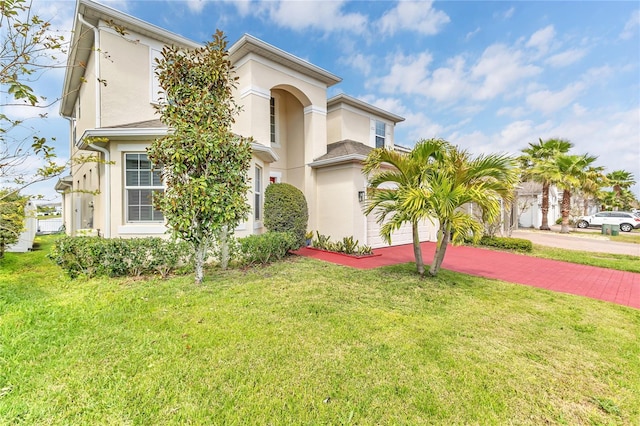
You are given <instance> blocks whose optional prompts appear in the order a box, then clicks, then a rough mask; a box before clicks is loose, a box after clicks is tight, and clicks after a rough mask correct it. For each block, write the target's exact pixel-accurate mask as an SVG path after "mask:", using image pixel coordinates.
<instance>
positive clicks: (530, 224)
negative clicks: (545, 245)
mask: <svg viewBox="0 0 640 426" xmlns="http://www.w3.org/2000/svg"><path fill="white" fill-rule="evenodd" d="M561 198H562V194H561V193H560V191H559V190H558V188H557V187H556V186H554V185H551V187H550V188H549V212H548V216H547V217H548V219H549V225H553V224H555V223H556V220H558V218H559V217H562V214H561V212H560V201H561ZM514 207H515V208H516V216H517V218H518V227H519V228H540V226H541V225H542V184H540V183H536V182H523V183H521V184H520V187H519V188H518V196H517V198H516V205H515V206H514Z"/></svg>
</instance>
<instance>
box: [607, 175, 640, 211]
mask: <svg viewBox="0 0 640 426" xmlns="http://www.w3.org/2000/svg"><path fill="white" fill-rule="evenodd" d="M607 179H608V181H609V185H610V186H611V189H612V190H613V194H614V197H615V200H614V202H613V203H612V204H613V207H615V208H622V209H625V210H628V209H630V208H631V206H632V204H633V203H634V202H637V200H636V198H635V196H634V195H633V193H632V192H631V191H630V188H631V187H632V186H633V185H635V184H636V180H635V177H634V176H633V173H631V172H628V171H626V170H614V171H613V172H611V173H608V174H607Z"/></svg>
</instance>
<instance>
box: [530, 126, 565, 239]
mask: <svg viewBox="0 0 640 426" xmlns="http://www.w3.org/2000/svg"><path fill="white" fill-rule="evenodd" d="M572 147H573V144H572V143H571V142H569V141H568V140H565V139H555V138H554V139H547V140H545V141H543V140H542V139H539V140H538V142H537V143H529V146H528V147H527V148H524V149H523V150H522V152H523V155H522V156H520V163H521V167H522V174H523V176H522V178H523V180H533V181H534V182H538V183H540V184H542V206H541V210H542V223H541V225H540V229H542V230H550V229H551V228H550V227H549V188H550V186H551V184H552V182H551V179H550V176H549V175H548V174H545V173H546V172H547V171H549V170H551V168H549V167H546V166H544V163H549V164H551V165H552V164H553V162H554V159H555V158H556V157H557V156H559V155H562V154H566V153H567V152H569V150H570V149H571V148H572Z"/></svg>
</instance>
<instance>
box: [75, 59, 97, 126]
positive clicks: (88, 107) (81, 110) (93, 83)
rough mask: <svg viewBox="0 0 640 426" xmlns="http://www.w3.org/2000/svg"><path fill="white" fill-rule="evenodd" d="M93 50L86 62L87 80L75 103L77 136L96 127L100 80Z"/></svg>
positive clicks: (81, 86) (82, 85)
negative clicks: (97, 93)
mask: <svg viewBox="0 0 640 426" xmlns="http://www.w3.org/2000/svg"><path fill="white" fill-rule="evenodd" d="M95 54H96V52H95V51H94V52H92V53H91V56H90V57H89V61H88V62H87V64H86V67H87V68H86V71H85V77H84V78H85V80H86V81H85V82H84V83H83V84H81V85H80V90H79V93H78V99H77V100H76V105H75V112H74V113H75V118H76V126H77V129H78V132H77V136H78V137H80V136H82V132H83V131H84V130H86V129H93V128H95V127H96V90H97V88H98V84H99V83H98V81H97V76H96V73H95V72H96V67H95V62H94V59H93V58H94V55H95Z"/></svg>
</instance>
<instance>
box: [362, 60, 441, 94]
mask: <svg viewBox="0 0 640 426" xmlns="http://www.w3.org/2000/svg"><path fill="white" fill-rule="evenodd" d="M432 59H433V58H432V56H431V55H430V54H429V53H428V52H422V53H420V54H417V55H409V56H405V55H404V54H402V53H400V54H396V55H393V56H391V57H390V58H389V60H388V61H387V62H389V63H392V64H393V65H392V66H391V69H390V70H389V73H388V74H387V75H386V76H384V77H382V78H379V79H376V80H373V81H372V82H373V83H375V84H378V85H379V86H380V90H381V91H383V92H384V93H393V92H396V91H398V92H400V93H412V92H414V91H415V89H416V87H417V86H420V85H422V84H423V83H424V81H425V80H426V79H427V77H428V75H429V64H430V63H431V61H432Z"/></svg>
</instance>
